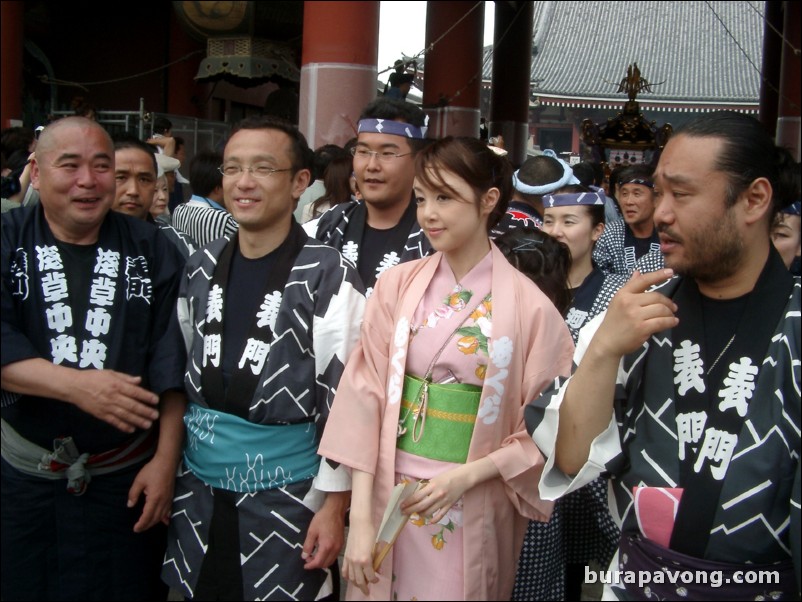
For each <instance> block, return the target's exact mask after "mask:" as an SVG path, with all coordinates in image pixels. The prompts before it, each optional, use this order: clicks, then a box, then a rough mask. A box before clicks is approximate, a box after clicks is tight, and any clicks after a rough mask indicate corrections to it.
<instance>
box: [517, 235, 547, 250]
mask: <svg viewBox="0 0 802 602" xmlns="http://www.w3.org/2000/svg"><path fill="white" fill-rule="evenodd" d="M542 244H543V241H542V240H532V239H531V238H530V239H529V240H524V241H522V242H520V243H518V246H515V247H513V248H512V249H511V250H512V251H513V252H515V251H540V249H538V248H537V247H536V246H535V245H542Z"/></svg>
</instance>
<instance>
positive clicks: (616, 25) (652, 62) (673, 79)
mask: <svg viewBox="0 0 802 602" xmlns="http://www.w3.org/2000/svg"><path fill="white" fill-rule="evenodd" d="M548 6H550V7H551V8H550V9H548V8H547V7H548ZM548 12H550V13H551V15H550V16H551V18H550V19H548V18H546V19H541V16H543V15H544V14H547V13H548ZM763 12H764V3H763V2H756V1H740V2H704V1H703V2H681V1H668V2H666V1H662V2H571V1H561V2H535V18H534V30H535V31H534V39H535V41H536V42H538V46H539V47H538V48H537V53H536V54H535V56H534V57H533V59H532V81H533V88H532V89H533V93H534V94H548V95H555V96H569V97H580V98H598V99H615V100H620V99H626V94H625V93H623V92H621V93H617V92H616V91H617V89H618V83H619V82H620V81H621V80H622V79H623V78H624V77H625V76H626V69H627V65H629V64H631V63H633V62H637V64H638V67H640V71H641V75H642V76H643V77H645V78H646V79H647V80H648V81H649V82H650V83H652V84H653V86H652V93H648V92H642V93H641V94H640V95H639V96H638V100H640V101H644V102H649V101H651V102H655V101H657V102H659V101H660V100H680V101H685V102H694V101H695V102H747V103H757V102H758V99H759V95H760V74H759V72H758V69H760V68H761V60H762V54H763V51H762V47H763V27H764V20H763V17H762V14H763ZM716 15H718V17H717V16H716ZM719 19H720V20H719ZM539 24H540V25H541V26H540V27H539ZM728 30H729V33H728ZM736 40H737V43H736ZM738 44H740V47H741V48H742V49H743V51H742V50H741V49H739V47H738ZM489 52H490V48H489V47H488V48H486V49H485V57H486V58H487V54H488V53H489ZM745 55H746V56H745ZM747 56H748V57H749V58H747ZM750 60H751V63H750ZM753 65H754V66H753ZM491 73H492V61H491V60H486V61H485V66H484V71H483V79H485V80H490V78H491ZM659 82H665V83H663V84H661V85H654V84H657V83H659Z"/></svg>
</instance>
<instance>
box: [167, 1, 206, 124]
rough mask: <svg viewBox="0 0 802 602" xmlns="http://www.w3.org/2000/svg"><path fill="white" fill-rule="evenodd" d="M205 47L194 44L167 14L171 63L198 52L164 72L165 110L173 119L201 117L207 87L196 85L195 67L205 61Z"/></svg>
mask: <svg viewBox="0 0 802 602" xmlns="http://www.w3.org/2000/svg"><path fill="white" fill-rule="evenodd" d="M204 50H205V47H204V45H203V44H202V43H200V42H196V41H195V40H193V39H192V38H191V37H189V34H188V33H187V32H186V31H184V28H183V27H182V26H181V24H180V23H179V22H178V18H177V17H176V15H175V11H173V10H172V9H171V10H170V62H171V63H173V61H177V60H178V59H180V58H182V57H185V56H186V55H188V54H190V53H192V52H194V51H200V52H198V53H197V54H194V55H192V56H191V57H189V58H188V59H185V60H183V61H180V62H178V63H173V64H172V65H170V67H169V68H168V70H167V107H166V111H167V112H168V113H171V114H173V115H186V116H187V117H203V116H204V115H203V111H202V108H203V107H201V103H202V102H203V100H205V99H206V97H207V96H208V94H209V93H208V87H209V86H208V84H199V83H198V82H197V81H195V75H196V74H197V73H198V65H200V62H201V60H202V59H203V57H204V52H203V51H204Z"/></svg>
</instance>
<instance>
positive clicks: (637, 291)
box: [593, 269, 679, 357]
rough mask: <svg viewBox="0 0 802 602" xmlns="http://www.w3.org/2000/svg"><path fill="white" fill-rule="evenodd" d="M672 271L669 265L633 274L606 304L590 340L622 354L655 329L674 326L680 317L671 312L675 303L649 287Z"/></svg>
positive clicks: (617, 353)
mask: <svg viewBox="0 0 802 602" xmlns="http://www.w3.org/2000/svg"><path fill="white" fill-rule="evenodd" d="M673 275H674V272H673V270H669V269H665V270H657V271H656V272H648V273H646V274H641V273H640V272H637V271H636V272H635V273H634V274H632V277H631V278H630V279H629V281H628V282H627V283H626V284H625V285H624V286H622V287H621V289H619V291H618V293H616V295H615V297H613V300H612V301H611V302H610V305H609V306H608V307H607V313H606V315H605V317H604V321H603V322H602V324H601V326H599V330H598V331H597V332H596V334H595V335H594V337H593V344H594V345H595V346H597V348H601V350H602V351H603V353H605V354H610V355H612V356H617V357H623V356H624V355H626V354H628V353H632V352H633V351H635V350H636V349H638V347H640V346H641V345H643V343H644V342H646V340H648V338H649V337H650V336H652V335H653V334H654V333H656V332H660V331H661V330H666V329H667V328H673V327H674V326H676V325H677V324H678V322H679V320H678V319H677V317H676V316H675V315H674V314H675V313H676V311H677V306H676V305H675V303H674V302H673V301H672V300H671V299H669V298H668V297H666V296H665V295H663V294H661V293H657V292H654V291H650V290H649V289H651V288H652V287H653V286H655V285H657V284H660V283H662V282H664V281H665V280H667V279H668V278H671V277H672V276H673Z"/></svg>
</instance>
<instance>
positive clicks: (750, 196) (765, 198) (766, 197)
mask: <svg viewBox="0 0 802 602" xmlns="http://www.w3.org/2000/svg"><path fill="white" fill-rule="evenodd" d="M772 196H773V190H772V188H771V182H769V181H768V179H767V178H756V179H755V180H753V181H752V183H751V184H749V186H747V188H746V190H744V191H743V192H742V193H741V199H742V201H743V209H744V217H745V218H746V223H747V224H753V223H755V222H758V221H760V220H761V219H763V217H764V216H766V215H767V214H770V213H771V207H772Z"/></svg>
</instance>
